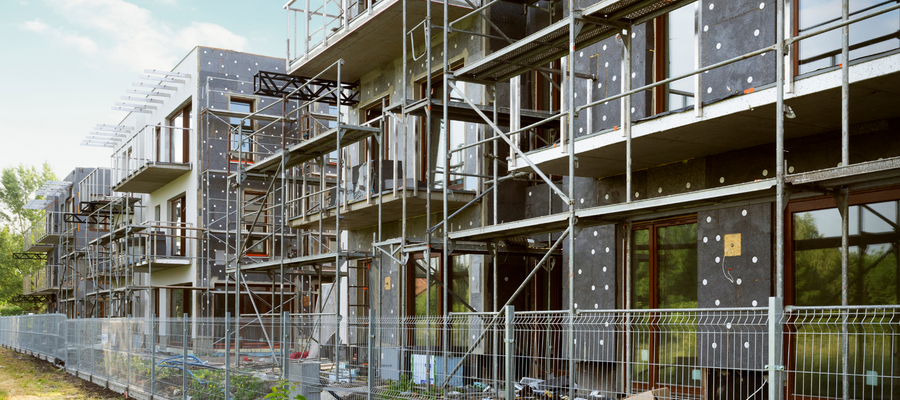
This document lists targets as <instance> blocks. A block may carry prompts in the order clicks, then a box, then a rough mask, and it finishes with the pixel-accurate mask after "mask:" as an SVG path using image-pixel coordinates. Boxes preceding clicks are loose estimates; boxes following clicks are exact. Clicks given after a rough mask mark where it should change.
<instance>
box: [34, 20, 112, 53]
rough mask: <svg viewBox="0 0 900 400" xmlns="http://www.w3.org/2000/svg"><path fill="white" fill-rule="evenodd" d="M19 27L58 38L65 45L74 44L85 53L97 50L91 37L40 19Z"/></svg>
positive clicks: (54, 38)
mask: <svg viewBox="0 0 900 400" xmlns="http://www.w3.org/2000/svg"><path fill="white" fill-rule="evenodd" d="M19 28H20V29H22V30H23V31H27V32H34V33H39V34H43V35H48V36H49V37H50V38H51V39H53V40H56V41H58V42H59V43H61V44H63V45H65V46H73V47H75V48H77V49H78V50H79V51H81V52H82V53H85V54H93V53H96V52H97V44H96V43H94V41H93V40H91V38H89V37H86V36H81V35H79V34H78V32H72V31H66V30H64V29H62V28H52V27H50V25H47V24H45V23H44V22H42V21H41V20H40V19H35V20H34V21H25V22H23V23H21V24H19Z"/></svg>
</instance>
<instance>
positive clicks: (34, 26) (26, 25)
mask: <svg viewBox="0 0 900 400" xmlns="http://www.w3.org/2000/svg"><path fill="white" fill-rule="evenodd" d="M19 28H20V29H22V30H23V31H28V32H35V33H44V32H47V31H49V30H50V25H47V24H45V23H43V22H41V20H40V18H37V19H35V20H34V21H25V22H23V23H21V24H20V25H19Z"/></svg>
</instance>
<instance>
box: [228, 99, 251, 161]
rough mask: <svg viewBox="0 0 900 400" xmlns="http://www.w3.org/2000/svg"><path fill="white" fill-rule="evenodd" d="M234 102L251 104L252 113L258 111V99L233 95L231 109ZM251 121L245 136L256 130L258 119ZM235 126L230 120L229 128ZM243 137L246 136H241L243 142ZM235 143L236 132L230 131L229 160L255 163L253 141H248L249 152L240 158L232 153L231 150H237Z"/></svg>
mask: <svg viewBox="0 0 900 400" xmlns="http://www.w3.org/2000/svg"><path fill="white" fill-rule="evenodd" d="M232 103H241V104H248V105H249V106H250V113H254V112H256V101H255V100H253V99H248V98H243V97H232V98H230V99H228V109H229V110H230V109H231V104H232ZM249 122H250V132H246V133H244V135H245V136H246V135H249V134H252V133H253V132H256V121H254V120H252V119H251V120H249ZM233 128H235V125H232V124H231V121H229V123H228V129H229V130H231V129H233ZM243 139H244V138H243V137H242V138H241V141H242V142H243ZM233 145H234V134H233V133H230V132H229V134H228V152H229V153H228V154H229V156H228V161H230V162H235V163H245V164H252V163H253V147H254V146H253V142H252V141H250V142H248V143H247V145H248V153H247V154H245V156H244V158H243V159H238V157H237V156H236V155H234V154H232V153H231V152H233V151H236V150H237V149H235V148H233V147H232V146H233Z"/></svg>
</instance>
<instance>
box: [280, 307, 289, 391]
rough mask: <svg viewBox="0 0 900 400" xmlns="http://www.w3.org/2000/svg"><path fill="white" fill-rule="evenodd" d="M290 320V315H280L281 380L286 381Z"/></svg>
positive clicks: (284, 313) (286, 313)
mask: <svg viewBox="0 0 900 400" xmlns="http://www.w3.org/2000/svg"><path fill="white" fill-rule="evenodd" d="M282 305H283V303H282ZM290 319H291V313H289V312H287V311H285V312H282V313H281V379H282V380H287V379H288V356H289V355H290V350H289V349H288V346H289V345H290V343H291V335H290V331H289V330H290V327H291V324H290Z"/></svg>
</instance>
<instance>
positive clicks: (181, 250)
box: [169, 195, 187, 257]
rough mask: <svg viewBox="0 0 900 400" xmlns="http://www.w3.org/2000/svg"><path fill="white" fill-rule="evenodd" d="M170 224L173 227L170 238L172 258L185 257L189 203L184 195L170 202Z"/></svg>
mask: <svg viewBox="0 0 900 400" xmlns="http://www.w3.org/2000/svg"><path fill="white" fill-rule="evenodd" d="M169 210H170V215H169V222H170V225H171V228H170V232H169V236H170V239H171V249H172V253H171V255H172V256H175V257H184V256H185V254H186V251H185V248H186V247H187V238H186V237H185V234H186V232H185V229H184V226H185V223H186V222H187V215H186V211H187V201H186V198H185V196H184V195H181V196H179V197H176V198H174V199H172V201H170V202H169Z"/></svg>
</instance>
